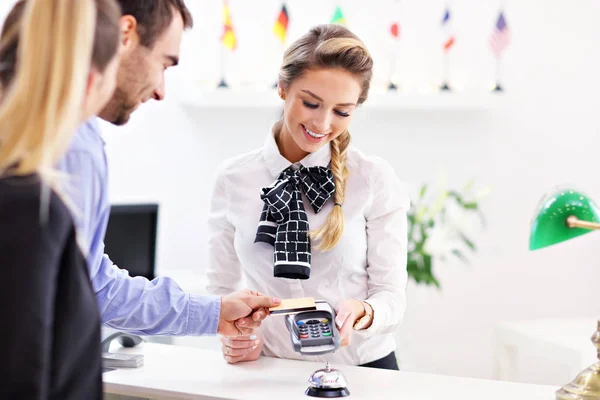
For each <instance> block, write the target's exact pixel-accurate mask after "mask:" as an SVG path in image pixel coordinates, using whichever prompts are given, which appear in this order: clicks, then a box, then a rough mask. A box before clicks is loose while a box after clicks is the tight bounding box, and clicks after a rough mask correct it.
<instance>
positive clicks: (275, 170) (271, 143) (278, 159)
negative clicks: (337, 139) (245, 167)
mask: <svg viewBox="0 0 600 400" xmlns="http://www.w3.org/2000/svg"><path fill="white" fill-rule="evenodd" d="M281 125H282V122H281V121H279V122H276V123H275V124H274V125H273V128H271V133H270V134H269V135H267V140H266V141H265V145H264V148H263V155H264V159H265V163H266V164H267V168H268V169H269V172H271V174H272V175H273V177H274V178H276V177H278V176H279V174H280V173H281V172H282V171H283V170H284V169H286V168H288V167H289V166H290V165H292V163H291V162H289V161H288V160H287V159H286V158H285V157H284V156H282V155H281V153H280V151H279V147H278V146H277V142H275V134H276V133H277V132H279V131H280V130H281ZM330 161H331V147H330V146H329V144H327V145H325V146H323V147H321V148H320V149H319V150H317V151H316V152H314V153H311V154H309V155H307V156H306V157H304V158H303V159H302V160H300V161H299V162H298V163H297V164H302V165H303V166H305V167H328V166H329V162H330Z"/></svg>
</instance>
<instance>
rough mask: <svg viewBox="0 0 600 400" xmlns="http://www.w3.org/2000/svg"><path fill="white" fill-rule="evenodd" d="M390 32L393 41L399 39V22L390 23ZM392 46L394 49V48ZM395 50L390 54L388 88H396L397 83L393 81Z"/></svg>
mask: <svg viewBox="0 0 600 400" xmlns="http://www.w3.org/2000/svg"><path fill="white" fill-rule="evenodd" d="M390 34H391V35H392V38H393V40H394V41H398V40H400V24H399V23H398V22H393V23H392V24H391V25H390ZM395 47H397V46H394V50H395ZM396 53H397V51H394V52H393V54H392V62H391V70H390V83H389V84H388V90H398V85H397V84H396V83H395V82H394V74H395V73H396V56H397V54H396Z"/></svg>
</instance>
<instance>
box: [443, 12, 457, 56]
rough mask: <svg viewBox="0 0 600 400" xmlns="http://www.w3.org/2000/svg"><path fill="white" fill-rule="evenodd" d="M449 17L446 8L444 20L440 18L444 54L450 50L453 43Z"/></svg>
mask: <svg viewBox="0 0 600 400" xmlns="http://www.w3.org/2000/svg"><path fill="white" fill-rule="evenodd" d="M450 17H451V15H450V9H449V8H446V11H444V18H442V32H443V34H444V38H443V41H442V45H443V47H444V51H446V52H447V51H449V50H450V48H451V47H452V46H453V45H454V41H455V39H454V32H453V31H452V24H451V20H450Z"/></svg>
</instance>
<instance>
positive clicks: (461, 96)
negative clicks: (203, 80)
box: [179, 89, 502, 111]
mask: <svg viewBox="0 0 600 400" xmlns="http://www.w3.org/2000/svg"><path fill="white" fill-rule="evenodd" d="M187 92H188V93H185V94H183V95H182V97H180V100H179V101H180V102H181V103H182V104H183V105H185V106H186V107H192V108H208V109H211V108H247V109H279V108H281V107H282V102H281V99H280V98H279V97H278V96H277V92H276V91H275V90H269V91H262V92H258V91H233V90H229V89H218V90H214V91H210V92H208V91H204V92H202V91H191V90H190V91H187ZM501 96H502V95H498V94H494V93H486V92H482V93H472V94H471V93H469V94H467V93H431V94H403V93H394V92H388V93H372V94H371V95H370V97H369V100H368V101H367V102H366V103H365V105H364V108H365V109H368V110H385V111H400V110H407V111H411V110H414V111H418V110H422V111H428V110H431V111H435V110H439V111H443V110H457V111H458V110H486V109H488V108H489V107H490V106H491V105H492V104H493V103H494V101H497V99H498V98H499V97H501Z"/></svg>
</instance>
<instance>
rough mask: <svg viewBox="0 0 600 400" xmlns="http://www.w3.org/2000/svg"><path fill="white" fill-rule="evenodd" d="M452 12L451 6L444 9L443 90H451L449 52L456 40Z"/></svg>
mask: <svg viewBox="0 0 600 400" xmlns="http://www.w3.org/2000/svg"><path fill="white" fill-rule="evenodd" d="M451 18H452V14H451V13H450V8H448V7H446V10H445V11H444V16H443V17H442V34H443V38H442V47H443V49H444V82H443V83H442V86H441V87H440V89H441V90H450V85H449V84H448V79H449V77H448V75H449V71H448V70H449V61H448V53H449V52H450V49H451V48H452V47H453V46H454V43H455V41H456V39H455V37H454V31H453V30H452V19H451Z"/></svg>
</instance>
